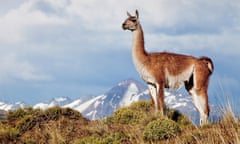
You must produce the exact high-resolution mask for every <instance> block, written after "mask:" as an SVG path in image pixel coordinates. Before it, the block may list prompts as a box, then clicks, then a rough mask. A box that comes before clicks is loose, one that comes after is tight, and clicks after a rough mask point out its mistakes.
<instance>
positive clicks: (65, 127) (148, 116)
mask: <svg viewBox="0 0 240 144" xmlns="http://www.w3.org/2000/svg"><path fill="white" fill-rule="evenodd" d="M165 113H166V115H167V116H166V117H165V118H159V116H158V114H156V113H155V112H154V110H153V109H152V107H151V103H150V102H149V101H139V102H137V103H133V104H132V105H131V106H129V107H123V108H121V109H118V110H117V111H116V112H115V113H114V114H113V115H112V116H110V117H107V118H106V119H104V120H94V121H90V120H87V119H86V118H84V117H83V116H82V115H81V114H80V113H79V112H77V111H75V110H72V109H69V108H60V107H54V108H50V109H47V110H45V111H43V110H40V109H32V108H25V109H18V110H15V111H11V112H8V113H7V118H6V119H5V120H2V121H0V143H3V144H5V143H6V144H8V143H26V144H35V143H51V144H67V143H71V144H121V143H124V144H136V143H140V144H141V143H147V144H148V143H149V144H152V143H154V144H155V143H156V144H157V143H159V144H160V143H161V144H162V143H163V144H172V143H177V144H186V143H187V144H195V143H198V144H206V143H228V144H229V143H240V140H239V139H240V122H239V120H236V119H235V118H234V117H233V115H232V114H231V112H226V113H225V114H224V117H223V119H222V120H220V121H219V122H216V123H212V124H208V125H204V126H202V127H197V126H194V125H193V124H192V123H191V122H190V121H189V120H188V117H187V116H185V115H182V114H181V113H179V112H178V111H175V110H172V109H167V108H166V110H165Z"/></svg>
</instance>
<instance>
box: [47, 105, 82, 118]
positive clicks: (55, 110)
mask: <svg viewBox="0 0 240 144" xmlns="http://www.w3.org/2000/svg"><path fill="white" fill-rule="evenodd" d="M44 115H45V117H46V119H47V120H58V119H59V118H60V117H62V116H66V117H68V118H71V119H79V118H81V117H82V115H81V113H79V112H78V111H75V110H73V109H70V108H61V107H52V108H49V109H47V110H46V111H45V112H44Z"/></svg>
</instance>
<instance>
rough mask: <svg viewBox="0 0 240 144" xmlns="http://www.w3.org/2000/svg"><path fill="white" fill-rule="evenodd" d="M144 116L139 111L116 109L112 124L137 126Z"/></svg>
mask: <svg viewBox="0 0 240 144" xmlns="http://www.w3.org/2000/svg"><path fill="white" fill-rule="evenodd" d="M143 116H144V113H143V112H141V111H135V110H131V109H129V108H126V107H125V108H121V109H118V110H117V111H116V112H115V113H114V116H113V122H115V123H121V124H137V123H139V122H140V119H141V118H142V117H143Z"/></svg>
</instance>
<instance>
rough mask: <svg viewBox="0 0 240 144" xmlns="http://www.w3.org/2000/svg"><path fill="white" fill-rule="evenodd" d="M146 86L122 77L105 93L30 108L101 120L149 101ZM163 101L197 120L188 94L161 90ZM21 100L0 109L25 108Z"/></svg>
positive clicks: (6, 104) (55, 101) (62, 98)
mask: <svg viewBox="0 0 240 144" xmlns="http://www.w3.org/2000/svg"><path fill="white" fill-rule="evenodd" d="M149 99H150V96H149V95H148V90H147V88H146V87H145V86H144V85H143V84H142V83H140V82H138V81H136V80H134V79H128V80H124V81H122V82H120V83H118V84H117V85H116V86H114V87H113V88H112V89H110V90H109V91H107V92H106V93H104V94H102V95H99V96H95V97H92V98H89V99H88V100H82V99H76V100H71V99H70V98H68V97H58V98H54V99H52V100H51V101H50V102H47V103H38V104H35V105H33V108H41V109H47V108H50V107H53V106H60V107H69V108H72V109H75V110H77V111H79V112H81V113H82V114H83V116H85V117H86V118H88V119H91V120H94V119H102V118H104V117H106V116H109V115H111V114H113V112H114V111H115V110H116V109H118V108H120V107H123V106H129V105H130V104H131V103H133V102H136V101H138V100H149ZM164 101H165V104H166V105H167V106H168V107H169V108H173V109H177V110H179V111H180V112H182V113H184V114H187V115H188V116H190V118H191V119H192V121H194V122H196V123H198V119H199V118H198V117H199V116H198V113H197V110H196V108H195V106H194V104H193V102H192V99H191V97H190V96H188V95H182V94H180V93H178V92H171V91H168V90H165V98H164ZM26 106H27V105H26V104H24V103H20V102H18V103H14V104H8V103H4V102H0V110H5V111H8V110H14V109H16V108H19V107H26ZM211 110H212V111H211V113H212V117H213V119H215V118H216V117H219V115H217V114H216V113H217V112H216V111H217V109H216V107H215V106H211Z"/></svg>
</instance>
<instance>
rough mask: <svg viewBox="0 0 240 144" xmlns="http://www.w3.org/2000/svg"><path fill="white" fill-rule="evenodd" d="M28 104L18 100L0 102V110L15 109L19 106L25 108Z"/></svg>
mask: <svg viewBox="0 0 240 144" xmlns="http://www.w3.org/2000/svg"><path fill="white" fill-rule="evenodd" d="M26 106H27V105H26V104H24V103H22V102H16V103H13V104H10V103H5V102H0V110H4V111H9V110H15V109H17V108H24V107H26Z"/></svg>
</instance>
